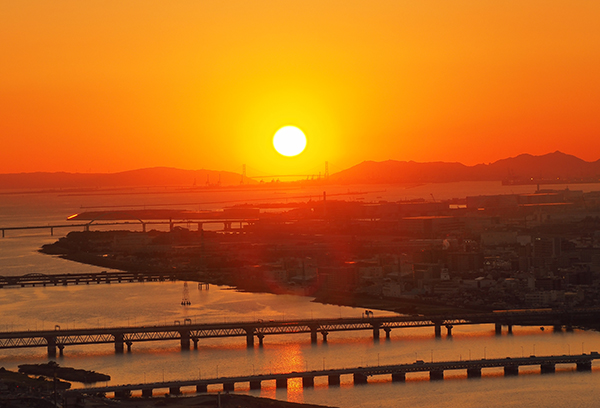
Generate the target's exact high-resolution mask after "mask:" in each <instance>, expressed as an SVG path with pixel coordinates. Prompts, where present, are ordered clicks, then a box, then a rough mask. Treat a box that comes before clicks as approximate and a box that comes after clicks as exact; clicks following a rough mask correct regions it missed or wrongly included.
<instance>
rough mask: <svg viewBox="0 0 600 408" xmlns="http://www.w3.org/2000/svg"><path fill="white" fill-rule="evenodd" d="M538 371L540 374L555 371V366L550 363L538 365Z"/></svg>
mask: <svg viewBox="0 0 600 408" xmlns="http://www.w3.org/2000/svg"><path fill="white" fill-rule="evenodd" d="M540 372H541V373H542V374H550V373H554V372H556V366H555V365H554V364H552V363H548V364H542V365H540Z"/></svg>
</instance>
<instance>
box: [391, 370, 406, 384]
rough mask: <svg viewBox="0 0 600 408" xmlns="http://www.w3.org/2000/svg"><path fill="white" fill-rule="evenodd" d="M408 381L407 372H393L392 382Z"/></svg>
mask: <svg viewBox="0 0 600 408" xmlns="http://www.w3.org/2000/svg"><path fill="white" fill-rule="evenodd" d="M404 381H406V373H405V372H403V371H397V372H395V373H392V382H404Z"/></svg>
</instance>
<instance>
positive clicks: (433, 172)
mask: <svg viewBox="0 0 600 408" xmlns="http://www.w3.org/2000/svg"><path fill="white" fill-rule="evenodd" d="M599 178H600V160H597V161H595V162H587V161H585V160H582V159H579V158H577V157H575V156H572V155H569V154H565V153H562V152H559V151H556V152H554V153H549V154H545V155H541V156H533V155H530V154H521V155H519V156H516V157H510V158H507V159H502V160H498V161H496V162H493V163H489V164H477V165H475V166H466V165H464V164H461V163H447V162H429V163H417V162H414V161H396V160H387V161H383V162H374V161H364V162H362V163H360V164H357V165H356V166H353V167H350V168H348V169H346V170H342V171H340V172H338V173H334V174H332V175H331V176H330V177H329V180H328V182H329V183H340V184H395V183H440V182H452V181H500V180H503V181H505V182H508V183H515V184H518V183H527V182H539V181H542V182H552V181H554V182H557V181H567V182H573V181H598V180H599ZM241 180H242V175H241V174H236V173H232V172H226V171H214V170H181V169H175V168H169V167H153V168H147V169H139V170H131V171H124V172H119V173H93V174H90V173H65V172H58V173H44V172H38V173H11V174H0V189H4V190H7V189H11V190H21V189H61V190H64V189H67V190H68V189H78V190H81V189H99V188H125V187H146V186H152V187H162V186H185V187H193V186H197V187H205V186H238V185H240V183H241ZM307 182H308V181H307ZM319 182H322V180H320V181H319ZM245 183H246V184H255V183H257V181H256V180H252V179H248V180H246V181H245Z"/></svg>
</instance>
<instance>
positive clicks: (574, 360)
mask: <svg viewBox="0 0 600 408" xmlns="http://www.w3.org/2000/svg"><path fill="white" fill-rule="evenodd" d="M596 359H600V354H598V353H597V352H591V353H590V354H580V355H569V356H567V355H564V356H531V357H520V358H510V357H507V358H500V359H490V360H487V359H481V360H466V361H440V362H430V363H425V362H422V361H417V362H414V363H410V364H390V365H384V366H376V367H352V368H340V369H330V370H313V371H302V372H296V371H294V372H287V373H275V374H258V375H248V376H235V377H218V378H206V379H195V380H180V381H166V382H154V383H144V384H127V385H112V386H105V387H93V388H85V389H77V390H72V391H69V392H70V393H71V392H72V393H80V394H95V393H98V392H119V391H139V390H148V389H159V388H173V387H177V388H178V387H186V386H196V387H200V388H203V387H206V386H208V385H218V384H229V385H230V386H232V385H233V384H235V383H246V382H249V383H252V382H255V383H256V382H262V381H270V380H275V381H277V380H286V381H287V380H288V379H291V378H303V379H304V378H311V379H312V378H314V377H324V376H327V377H332V376H334V377H339V376H341V375H348V374H351V375H362V376H365V377H367V376H375V375H389V374H392V375H394V374H396V375H397V374H406V373H415V372H430V373H431V372H440V371H446V370H473V369H477V370H481V369H483V368H491V367H511V368H515V367H517V368H518V367H522V366H535V365H539V366H544V365H552V366H554V365H556V364H578V365H580V364H584V365H585V364H588V365H590V364H591V362H592V361H593V360H596Z"/></svg>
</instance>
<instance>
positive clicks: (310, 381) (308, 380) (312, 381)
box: [302, 376, 315, 388]
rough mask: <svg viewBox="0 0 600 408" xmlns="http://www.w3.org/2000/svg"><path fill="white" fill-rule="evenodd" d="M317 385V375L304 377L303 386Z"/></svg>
mask: <svg viewBox="0 0 600 408" xmlns="http://www.w3.org/2000/svg"><path fill="white" fill-rule="evenodd" d="M314 386H315V377H312V376H305V377H302V388H309V387H314Z"/></svg>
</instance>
